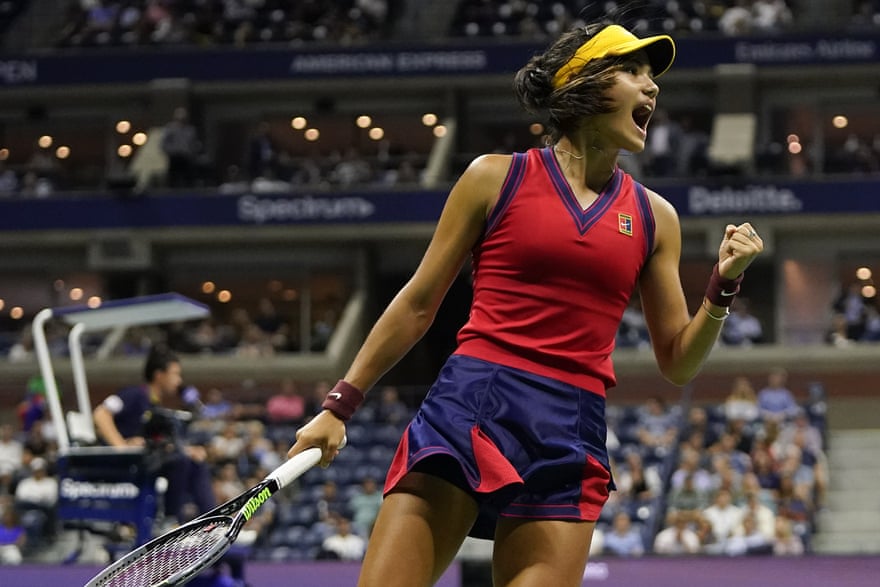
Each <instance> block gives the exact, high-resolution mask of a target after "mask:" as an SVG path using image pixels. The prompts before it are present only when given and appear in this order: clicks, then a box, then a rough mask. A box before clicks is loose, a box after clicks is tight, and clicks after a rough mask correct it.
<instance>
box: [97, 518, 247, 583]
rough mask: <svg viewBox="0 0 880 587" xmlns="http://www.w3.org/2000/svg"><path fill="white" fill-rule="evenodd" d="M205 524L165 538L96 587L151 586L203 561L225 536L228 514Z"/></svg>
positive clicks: (229, 520) (229, 523)
mask: <svg viewBox="0 0 880 587" xmlns="http://www.w3.org/2000/svg"><path fill="white" fill-rule="evenodd" d="M206 522H207V523H206V524H202V525H198V526H194V527H190V528H187V529H186V530H185V531H183V532H180V533H179V534H173V535H170V536H169V537H168V540H167V541H165V542H163V543H161V544H158V545H156V547H155V548H152V549H150V550H148V551H146V552H144V553H143V554H142V555H141V556H140V557H137V558H133V559H132V560H131V561H129V563H128V564H126V565H124V566H122V567H120V568H118V569H114V571H113V572H111V573H108V574H107V576H106V577H103V579H102V580H99V581H96V582H95V583H94V585H95V587H98V586H102V587H103V586H106V587H151V586H153V585H156V584H158V583H161V582H162V581H164V580H166V579H168V578H169V577H172V576H174V575H176V574H177V573H179V572H181V571H183V570H186V569H189V568H191V567H193V566H196V565H200V564H202V563H203V559H204V558H205V557H206V556H207V555H208V554H209V553H210V552H211V551H212V550H214V549H215V548H216V547H217V545H218V544H219V543H221V542H223V541H225V540H226V532H227V531H228V530H229V527H230V525H231V523H232V519H231V518H226V519H222V518H221V519H213V520H206Z"/></svg>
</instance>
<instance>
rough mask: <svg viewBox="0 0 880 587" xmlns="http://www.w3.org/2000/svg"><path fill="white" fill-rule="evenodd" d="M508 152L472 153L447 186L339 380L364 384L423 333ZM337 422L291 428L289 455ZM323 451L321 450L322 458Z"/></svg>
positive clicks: (333, 432)
mask: <svg viewBox="0 0 880 587" xmlns="http://www.w3.org/2000/svg"><path fill="white" fill-rule="evenodd" d="M510 161H511V157H510V156H506V155H484V156H481V157H479V158H477V159H475V160H474V161H473V162H472V163H471V165H470V166H469V167H468V168H467V170H465V172H464V173H463V174H462V175H461V177H460V178H459V180H458V181H457V182H456V184H455V186H454V187H453V188H452V190H451V192H450V194H449V197H448V199H447V201H446V205H445V206H444V208H443V212H442V214H441V215H440V220H439V221H438V223H437V228H436V230H435V232H434V236H433V238H432V239H431V242H430V244H429V245H428V248H427V250H426V251H425V254H424V256H423V258H422V261H421V263H420V264H419V266H418V268H416V270H415V272H414V273H413V275H412V277H411V278H410V279H409V281H408V282H407V283H406V285H404V286H403V288H402V289H401V290H400V291H399V292H398V293H397V295H396V296H395V297H394V299H393V300H392V301H391V303H390V304H389V305H388V307H387V308H386V309H385V311H384V312H383V313H382V315H381V316H380V317H379V319H378V321H377V322H376V324H375V325H374V326H373V328H372V329H371V331H370V333H369V335H368V336H367V338H366V340H365V341H364V344H363V345H362V346H361V349H360V351H359V352H358V353H357V355H356V356H355V359H354V361H353V362H352V364H351V367H350V368H349V369H348V371H347V372H346V374H345V378H344V379H345V380H346V381H347V382H349V383H350V384H352V385H354V386H355V387H357V388H358V389H361V390H364V391H366V390H368V389H369V388H371V387H372V386H373V385H374V384H375V383H376V382H377V381H378V380H379V378H380V377H381V376H382V375H384V374H385V373H386V372H387V371H388V370H389V369H391V367H393V366H394V365H395V364H396V363H397V362H398V361H399V360H400V359H401V358H402V357H403V356H404V355H405V354H406V353H407V352H408V351H409V350H410V349H411V348H412V347H413V345H414V344H415V343H416V342H418V340H419V339H420V338H421V337H422V336H424V334H425V332H426V331H427V330H428V328H429V327H430V325H431V323H432V322H433V320H434V317H435V316H436V314H437V309H438V308H439V307H440V303H441V302H442V301H443V298H444V296H445V295H446V292H447V291H448V290H449V287H450V286H451V285H452V283H453V281H454V280H455V277H456V276H457V275H458V273H459V272H460V271H461V268H462V266H463V264H464V262H465V259H466V258H467V256H468V255H469V254H470V251H471V249H472V248H473V247H474V245H475V244H476V243H477V242H478V240H479V239H480V238H481V237H482V234H483V230H484V227H485V224H486V217H487V216H488V214H489V212H490V210H491V209H492V207H493V206H494V205H495V202H496V201H497V200H498V195H499V193H500V191H501V186H502V184H503V183H504V179H505V177H506V176H507V171H508V169H509V167H510ZM341 424H342V422H341V421H340V420H339V419H338V418H336V417H335V416H334V415H333V414H332V413H331V412H329V411H327V410H325V411H323V412H322V413H321V414H319V416H318V417H316V418H315V419H313V420H312V421H311V422H310V423H309V424H308V425H306V426H305V427H304V428H301V429H300V430H299V431H298V432H297V442H296V444H295V445H294V446H293V448H291V450H290V454H291V455H293V454H295V453H297V452H300V451H302V450H304V449H306V448H308V447H309V446H321V447H322V448H325V447H326V446H327V439H328V438H333V440H338V439H341V438H342V426H341ZM326 457H327V455H325V460H324V461H323V462H324V464H326V463H327V462H328V461H327V460H326Z"/></svg>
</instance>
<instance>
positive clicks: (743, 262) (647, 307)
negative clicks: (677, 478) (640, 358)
mask: <svg viewBox="0 0 880 587" xmlns="http://www.w3.org/2000/svg"><path fill="white" fill-rule="evenodd" d="M651 204H652V208H653V211H654V218H655V219H656V224H657V230H656V244H655V248H654V253H653V255H652V256H651V258H650V259H649V261H648V263H647V264H646V266H645V268H644V269H643V271H642V276H641V280H640V283H639V287H640V293H641V299H642V307H643V309H644V311H645V320H646V321H647V324H648V330H649V331H650V333H651V344H652V347H653V349H654V355H655V357H656V358H657V365H658V366H659V368H660V372H661V373H662V374H663V376H664V377H665V378H666V379H668V380H669V381H671V382H672V383H675V384H676V385H684V384H685V383H687V382H688V381H690V380H691V379H693V377H694V376H695V375H696V374H697V373H698V372H699V370H700V368H701V367H702V365H703V363H704V362H705V360H706V358H707V357H708V356H709V351H711V350H712V347H713V346H714V344H715V341H716V340H717V339H718V335H719V333H720V332H721V327H722V325H723V324H724V318H725V317H726V313H727V308H726V307H724V306H719V305H716V304H714V303H712V301H711V300H709V299H707V298H704V299H703V300H702V302H701V304H702V307H701V308H699V309H698V310H697V312H696V314H695V315H694V316H693V317H691V316H690V314H689V312H688V308H687V303H686V301H685V297H684V292H683V291H682V287H681V278H680V275H679V262H680V257H681V227H680V224H679V220H678V214H677V213H676V211H675V209H674V208H673V207H672V205H671V204H669V202H667V201H666V200H664V199H663V198H661V197H660V196H658V195H657V194H655V193H651ZM763 249H764V245H763V241H762V240H761V237H760V236H758V235H757V233H756V232H755V230H754V229H753V228H752V226H751V225H750V224H749V223H744V224H740V225H739V226H734V225H732V224H729V225H727V227H726V228H725V231H724V236H723V238H722V241H721V245H720V246H719V251H718V273H719V275H720V277H721V278H722V279H725V280H732V279H735V278H737V277H738V276H739V275H741V274H742V272H743V271H745V269H746V267H748V266H749V264H750V263H751V262H752V261H753V260H754V258H755V257H756V256H757V255H758V254H759V253H760V252H761V251H762V250H763Z"/></svg>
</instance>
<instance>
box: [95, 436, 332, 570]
mask: <svg viewBox="0 0 880 587" xmlns="http://www.w3.org/2000/svg"><path fill="white" fill-rule="evenodd" d="M344 444H345V441H343V445H344ZM341 446H342V445H341ZM341 446H340V448H341ZM320 461H321V449H319V448H316V447H312V448H308V449H306V450H304V451H303V452H301V453H298V454H297V455H295V456H294V457H293V458H291V459H289V460H287V461H285V462H284V463H282V464H281V465H280V466H279V467H278V468H276V469H275V470H274V471H272V472H271V473H269V474H268V475H267V476H266V477H265V478H264V479H263V480H262V481H260V482H259V483H257V484H256V485H254V486H253V487H251V488H250V489H248V490H246V491H245V492H244V493H242V494H240V495H238V496H236V497H233V498H232V499H230V500H229V501H227V502H225V503H223V504H221V505H219V506H217V507H215V508H214V509H212V510H210V511H208V512H205V513H204V514H202V515H200V516H199V517H197V518H195V519H193V520H191V521H189V522H187V523H186V524H183V525H181V526H178V527H177V528H174V529H172V530H169V531H168V532H165V533H164V534H162V535H160V536H157V537H156V538H153V539H152V540H150V541H149V542H147V543H145V544H143V545H141V546H139V547H138V548H135V549H134V550H132V551H131V552H129V553H128V554H126V555H124V556H123V557H122V558H120V559H119V560H117V561H116V562H114V563H113V564H111V565H109V566H107V567H106V568H105V569H103V570H102V571H101V572H100V573H98V574H97V575H96V576H95V577H93V578H92V579H91V580H90V581H89V582H88V583H86V584H85V586H84V587H98V586H99V585H103V581H104V580H106V579H107V578H108V577H111V576H113V575H115V574H117V573H119V572H120V571H121V570H122V569H124V568H127V567H128V566H130V564H131V563H133V562H134V561H136V560H138V559H141V558H143V557H144V556H145V555H146V554H147V553H149V552H150V551H153V550H155V549H157V548H160V547H161V546H163V545H164V544H167V543H168V542H169V541H171V540H172V539H174V538H175V537H177V536H178V535H180V534H186V533H187V532H189V531H190V530H191V529H192V528H193V527H194V526H197V527H200V526H208V525H210V523H211V522H212V521H214V522H217V523H219V522H221V521H222V522H224V523H226V522H227V521H228V523H229V529H228V530H227V531H226V534H225V535H224V539H223V540H220V541H218V542H217V544H216V545H215V546H214V547H213V548H212V549H211V550H209V551H208V552H207V553H205V554H204V555H202V556H201V557H200V558H199V559H198V560H197V561H196V562H194V563H192V564H190V565H189V566H187V567H185V568H183V569H181V570H179V571H177V572H176V573H174V574H173V575H171V576H170V577H168V578H166V579H163V580H162V581H161V582H159V583H155V584H154V585H152V586H151V587H172V586H174V585H182V584H184V583H186V582H187V581H188V580H189V579H191V578H193V577H194V576H195V575H196V574H198V573H200V572H201V571H203V570H205V569H206V568H208V567H210V566H211V565H213V564H214V563H216V562H217V561H218V560H219V559H220V557H222V556H223V554H224V553H225V552H226V551H227V550H228V549H229V547H230V546H232V543H233V542H235V539H236V538H238V534H239V532H241V529H242V528H243V527H244V525H245V524H246V523H247V522H248V520H250V519H251V517H253V515H254V514H255V513H256V512H257V510H259V509H260V507H261V506H262V505H263V504H264V503H265V502H266V501H268V500H269V499H270V498H271V497H272V496H273V495H274V494H275V493H276V492H278V490H280V489H282V488H284V487H286V486H287V485H289V484H290V483H292V482H293V481H294V480H296V479H297V478H298V477H299V476H300V475H302V474H303V473H305V472H306V471H308V470H309V469H311V468H312V467H313V466H315V465H317V464H318V463H319V462H320ZM233 514H234V515H233ZM206 522H207V523H206Z"/></svg>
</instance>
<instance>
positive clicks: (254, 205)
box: [0, 178, 880, 231]
mask: <svg viewBox="0 0 880 587" xmlns="http://www.w3.org/2000/svg"><path fill="white" fill-rule="evenodd" d="M657 191H658V192H660V193H661V194H662V195H663V196H664V197H666V198H667V199H668V200H669V201H670V202H672V204H673V205H674V206H675V207H676V209H677V210H678V212H679V214H680V215H681V216H683V217H707V216H718V217H730V218H741V217H743V216H745V215H748V216H750V217H751V216H765V215H780V214H840V213H848V214H866V213H880V178H878V179H877V180H874V181H871V180H851V181H828V182H776V183H769V182H768V183H762V182H756V183H753V184H743V185H715V186H709V185H700V184H692V185H684V184H678V185H670V186H665V187H663V188H661V189H658V190H657ZM445 199H446V192H441V191H424V192H420V191H413V192H347V193H332V194H324V193H319V194H285V195H265V194H260V195H256V194H246V195H241V196H227V195H217V196H206V195H204V194H193V195H174V196H170V195H169V196H154V197H150V196H144V197H129V198H109V197H107V196H98V195H95V196H93V197H84V196H78V197H71V196H64V195H62V194H58V195H56V196H55V197H53V198H51V199H46V200H5V201H2V202H0V230H4V231H14V230H62V229H65V230H70V229H73V230H76V229H97V228H129V227H130V228H151V227H167V226H194V227H195V226H269V225H333V224H384V223H399V222H416V223H423V222H427V223H433V222H435V221H436V220H437V218H438V217H439V216H440V212H441V210H442V208H443V204H444V202H445Z"/></svg>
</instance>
